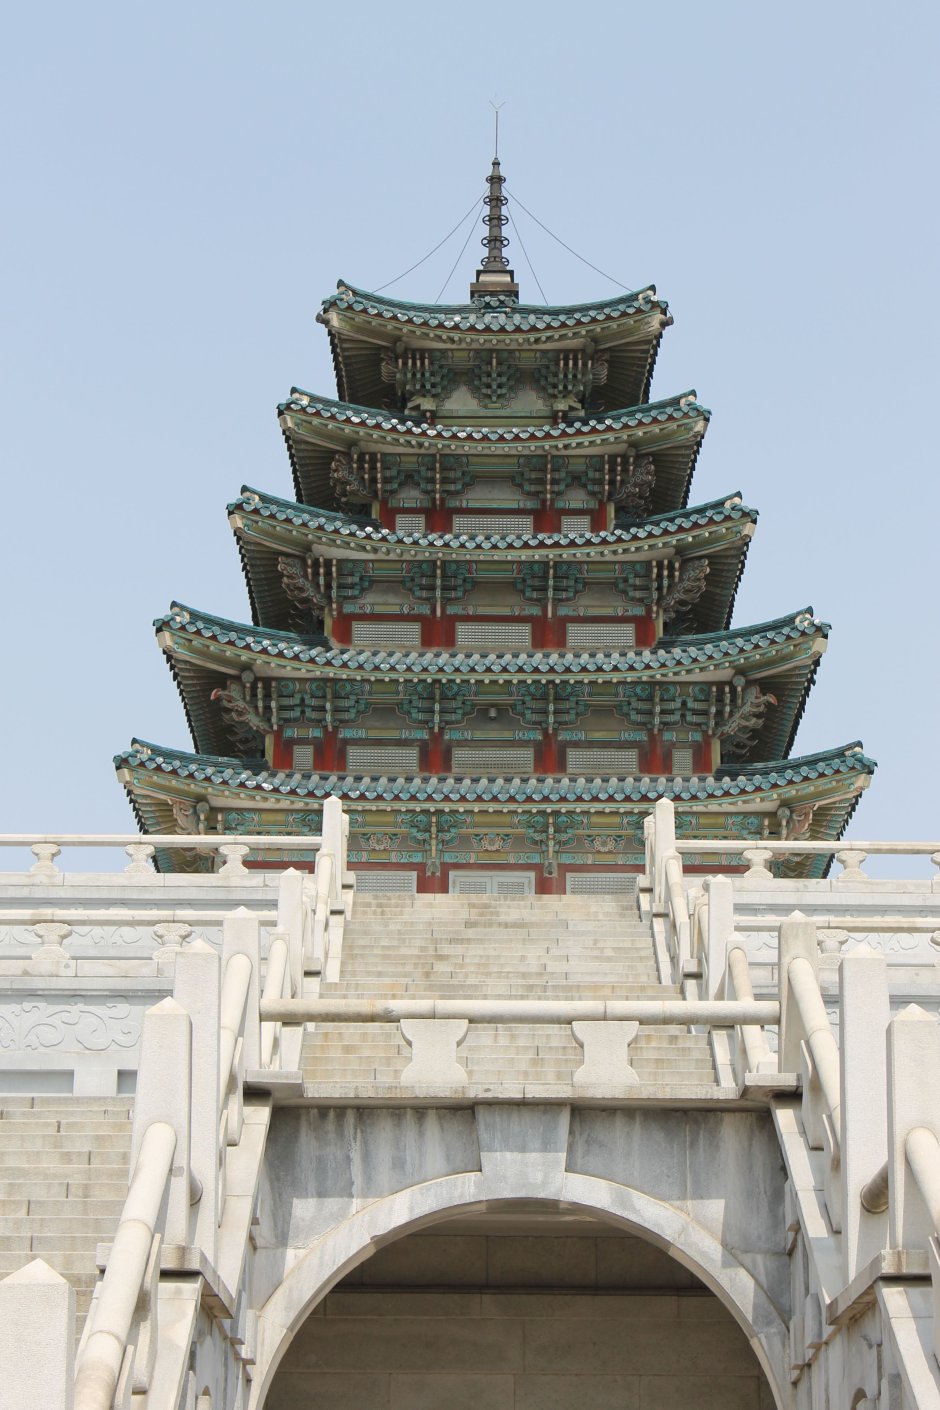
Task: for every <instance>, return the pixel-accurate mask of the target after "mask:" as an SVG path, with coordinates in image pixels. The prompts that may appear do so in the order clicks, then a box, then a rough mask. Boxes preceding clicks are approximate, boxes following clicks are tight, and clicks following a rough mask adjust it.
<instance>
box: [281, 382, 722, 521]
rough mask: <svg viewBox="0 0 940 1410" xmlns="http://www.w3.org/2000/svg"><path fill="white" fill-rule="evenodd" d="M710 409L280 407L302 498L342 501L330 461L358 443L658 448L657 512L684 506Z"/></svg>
mask: <svg viewBox="0 0 940 1410" xmlns="http://www.w3.org/2000/svg"><path fill="white" fill-rule="evenodd" d="M709 416H710V413H709V412H708V411H707V410H706V409H705V408H704V407H702V406H700V405H699V403H698V402H697V401H696V400H695V394H694V392H688V393H686V394H684V395H683V396H680V397H672V398H669V399H667V400H665V401H660V402H648V403H645V404H643V405H639V406H634V407H626V408H624V409H621V410H618V411H612V412H609V413H606V414H602V415H598V416H592V417H588V418H586V419H584V420H581V421H572V422H568V423H565V424H563V425H560V426H505V427H501V428H500V429H498V430H487V429H486V428H483V427H478V426H441V425H437V426H432V425H430V424H428V423H426V422H420V421H412V420H409V419H407V418H399V417H397V416H394V415H390V414H389V413H386V412H383V411H381V410H378V409H376V408H374V407H360V406H354V405H352V404H349V403H345V402H335V401H330V400H329V399H327V398H325V397H314V396H312V395H310V394H309V393H306V392H295V393H292V397H291V400H289V401H287V402H283V403H281V405H280V406H279V407H278V420H279V422H280V425H281V430H282V432H283V435H284V440H285V443H286V445H287V450H288V456H289V458H290V463H291V470H292V472H293V477H294V487H295V492H296V494H297V498H298V500H299V501H300V502H301V503H304V504H309V505H319V506H321V507H323V508H327V509H332V508H334V507H336V498H335V495H334V493H333V488H332V485H331V483H330V465H331V462H332V460H333V457H334V456H335V455H336V454H337V452H339V451H343V452H346V453H348V452H349V451H350V450H351V449H352V448H353V447H361V448H362V449H368V450H370V451H378V452H380V453H383V454H393V455H402V454H403V455H409V454H416V455H427V454H434V453H436V452H438V451H440V452H441V453H442V454H445V455H468V456H470V457H471V459H473V460H474V461H477V462H479V463H480V464H481V468H482V466H484V465H485V464H486V463H487V462H489V463H491V464H492V463H494V460H495V459H499V460H501V461H502V462H503V463H505V462H506V460H507V458H509V457H513V456H520V455H525V454H533V455H544V454H545V453H546V452H550V453H552V454H580V453H585V454H591V453H594V454H605V453H607V454H611V455H616V454H623V453H625V452H626V451H627V450H628V449H629V448H631V447H632V448H634V449H636V450H637V451H638V452H641V453H643V454H647V453H648V454H650V455H652V457H653V463H654V466H655V469H656V484H655V486H654V489H653V509H654V512H657V513H658V512H667V511H668V510H670V509H676V508H684V507H685V505H686V504H687V503H688V497H689V487H690V484H691V479H692V473H693V470H694V468H695V462H696V459H697V457H698V453H699V450H700V448H701V443H702V439H703V437H704V435H705V431H706V429H707V426H708V419H709Z"/></svg>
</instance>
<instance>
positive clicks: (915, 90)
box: [0, 0, 940, 838]
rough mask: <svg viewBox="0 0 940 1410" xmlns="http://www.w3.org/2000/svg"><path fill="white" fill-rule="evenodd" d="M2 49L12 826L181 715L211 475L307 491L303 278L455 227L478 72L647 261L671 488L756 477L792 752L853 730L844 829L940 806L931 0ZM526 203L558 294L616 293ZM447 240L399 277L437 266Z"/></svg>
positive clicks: (353, 9) (38, 825)
mask: <svg viewBox="0 0 940 1410" xmlns="http://www.w3.org/2000/svg"><path fill="white" fill-rule="evenodd" d="M491 17H492V18H491ZM0 48H2V58H0V66H2V83H0V105H2V132H3V143H4V147H5V152H4V161H3V188H4V194H5V196H6V202H5V207H6V209H5V214H4V218H3V221H2V226H0V245H2V254H3V259H2V265H0V267H2V270H3V294H2V319H3V325H4V330H5V336H4V338H3V367H2V376H0V399H2V419H0V441H2V464H3V467H4V471H5V483H6V511H7V531H6V535H5V540H6V541H5V545H4V547H5V552H4V554H3V560H2V561H3V568H4V574H5V580H6V581H5V585H4V598H3V600H4V602H5V604H6V614H7V619H6V624H5V626H6V631H5V643H6V651H5V654H6V665H7V671H6V681H5V686H4V689H3V693H2V710H3V717H4V737H5V739H6V742H7V749H6V759H5V769H4V785H3V803H4V807H3V820H2V829H0V830H3V831H15V832H25V831H29V830H39V831H47V830H48V831H54V830H56V829H65V830H70V831H82V832H88V831H102V830H107V831H111V830H115V831H121V830H127V831H131V830H132V829H133V819H132V814H131V812H130V810H129V807H128V805H127V803H126V802H125V799H124V795H123V791H122V790H121V789H120V787H119V786H118V784H117V782H116V780H115V777H114V774H113V770H112V764H111V756H112V755H113V754H114V753H116V752H117V751H118V750H119V749H120V748H123V747H124V746H125V745H126V744H127V743H128V742H129V741H130V739H131V738H132V736H135V735H136V736H138V737H140V738H143V739H148V740H151V741H154V742H156V743H159V744H164V745H169V746H174V747H178V748H190V747H191V742H190V739H189V735H188V732H187V729H186V724H185V719H184V716H183V711H182V707H181V704H180V702H179V700H178V698H177V696H176V692H175V689H174V687H173V684H172V681H171V678H170V674H169V671H168V669H167V667H166V665H165V664H164V662H163V660H162V657H161V655H160V652H159V651H158V649H157V646H156V643H155V641H154V636H153V630H152V627H151V621H152V619H153V618H154V617H155V616H156V615H157V614H158V613H160V612H162V611H163V610H165V608H166V607H167V606H168V604H169V603H170V601H171V600H173V599H174V598H175V599H177V600H179V601H182V602H184V603H187V604H189V605H191V606H194V607H197V608H200V609H203V610H205V611H208V612H212V613H216V614H219V615H222V616H226V617H233V618H236V619H240V620H248V619H249V609H248V603H247V594H246V591H245V586H244V582H243V579H242V576H241V572H240V568H239V563H238V554H237V551H236V547H235V543H234V539H233V538H232V535H231V532H230V530H229V528H228V525H227V522H226V516H225V506H226V504H227V503H228V502H229V501H230V500H232V499H233V498H234V497H235V496H236V495H237V493H238V491H239V489H240V487H241V485H242V484H243V483H248V484H251V485H254V486H257V487H259V488H262V489H264V490H267V491H270V492H272V493H274V494H277V495H281V496H285V497H289V496H290V494H291V488H290V485H291V480H290V470H289V465H288V461H287V455H286V451H285V449H284V446H283V443H282V441H281V437H280V433H279V430H278V427H277V423H276V420H275V407H276V403H277V402H278V401H279V400H283V399H284V398H285V397H286V395H287V393H288V391H289V389H290V387H291V385H293V384H296V385H299V386H302V387H305V388H307V389H309V390H314V391H318V392H322V393H326V394H328V395H332V394H333V393H334V390H335V389H334V383H333V376H332V367H331V364H330V360H329V356H328V350H327V342H326V335H325V332H324V330H323V329H322V328H320V327H318V325H317V324H316V323H315V322H314V315H315V313H316V311H317V308H318V306H319V302H320V300H321V299H322V298H323V297H324V296H325V295H326V294H328V293H329V292H330V291H331V290H332V289H333V287H334V286H335V283H336V280H337V278H339V277H340V276H341V277H342V278H344V279H346V280H349V281H350V282H351V283H354V284H357V285H359V286H361V287H365V288H374V287H376V286H377V285H379V284H382V283H384V282H385V281H386V280H388V279H391V278H392V277H393V276H394V275H396V274H398V273H399V272H400V271H401V270H402V269H404V268H406V267H407V266H408V265H410V264H412V263H413V262H414V261H415V260H417V259H418V258H420V256H421V255H423V254H424V253H425V252H426V251H427V250H428V249H430V247H431V246H432V245H433V244H434V243H435V242H436V241H437V240H438V239H440V237H441V236H442V235H444V234H445V233H446V231H448V230H449V229H450V228H451V226H453V225H454V224H455V222H456V221H457V220H458V218H459V216H460V215H461V213H462V212H464V211H466V210H467V209H468V208H469V206H470V204H471V202H472V201H473V199H474V197H475V196H476V195H477V194H479V193H480V192H481V191H482V183H483V178H484V176H485V173H486V171H487V168H488V164H489V159H490V155H491V142H492V137H491V126H492V111H491V108H490V106H489V104H490V100H491V99H492V98H498V99H499V100H501V101H503V102H504V103H505V107H504V108H503V110H502V129H501V142H500V155H501V158H502V161H503V168H504V171H505V173H506V175H507V178H508V186H509V188H510V190H516V191H517V192H518V195H519V198H520V199H521V200H522V201H523V202H524V203H525V205H526V206H528V208H529V209H530V210H531V211H532V212H534V213H535V214H536V215H537V216H538V217H539V219H540V220H542V221H543V222H544V223H545V224H546V225H548V226H549V227H550V228H551V229H552V230H554V231H555V232H556V233H557V234H558V235H559V236H560V237H561V238H562V239H563V240H565V241H566V242H567V243H568V244H570V245H572V246H573V247H574V248H575V249H577V250H578V251H579V252H581V253H583V254H584V255H585V256H586V257H587V259H589V260H590V261H591V262H592V263H593V264H595V265H597V266H598V267H599V268H600V269H603V270H606V271H607V272H608V273H610V274H612V275H613V276H615V277H616V278H617V279H619V280H621V281H622V282H623V283H624V284H627V285H629V286H631V287H640V286H643V285H645V284H646V283H649V282H653V283H655V284H656V285H657V288H658V290H659V292H660V294H661V295H662V296H664V297H665V298H667V299H668V300H669V303H670V306H671V309H672V311H673V314H674V316H675V326H674V327H672V328H670V329H669V330H668V331H667V333H666V336H665V339H664V342H663V347H662V351H661V353H660V357H659V361H658V364H657V369H656V375H655V380H654V386H653V396H654V398H661V397H666V396H669V395H672V394H674V393H676V392H680V391H684V390H686V389H687V388H690V387H694V388H695V389H696V390H697V391H698V394H699V398H700V400H701V401H702V402H704V404H705V405H706V406H708V407H710V408H711V410H712V413H713V417H712V423H711V427H710V429H709V432H708V435H707V437H706V440H705V446H704V449H703V452H702V455H701V457H700V460H699V464H698V469H697V471H696V476H695V480H694V482H693V490H692V502H693V503H699V502H701V501H704V500H708V499H711V498H714V497H716V496H718V495H721V494H723V493H725V492H728V491H732V490H740V491H742V493H743V495H744V499H745V501H746V502H747V503H748V504H751V505H754V506H756V507H757V508H758V509H759V510H760V513H761V518H760V522H759V525H758V530H757V535H756V537H755V540H754V542H753V544H752V548H751V553H750V556H749V562H748V567H747V570H746V574H745V578H744V582H743V584H742V588H741V591H740V592H739V595H738V602H737V608H736V611H735V619H734V620H735V625H737V626H744V625H747V624H748V623H752V622H760V621H764V620H766V619H768V618H772V617H777V616H780V615H782V614H784V613H787V612H790V611H792V610H795V609H798V608H801V607H804V606H806V605H807V604H811V605H812V606H813V608H814V609H815V611H816V614H817V615H818V616H820V617H822V618H823V619H824V620H826V621H829V622H831V623H832V626H833V630H832V636H831V639H830V648H829V652H828V653H827V655H826V657H825V658H824V659H823V662H822V666H821V669H820V672H819V675H818V678H817V683H816V686H815V689H814V690H813V692H812V695H811V697H810V702H809V706H808V709H807V713H806V716H805V719H804V721H803V724H802V727H801V729H800V733H799V736H798V739H797V744H796V748H795V751H794V752H795V753H810V752H813V751H814V750H817V749H823V748H827V747H830V746H835V745H839V744H843V743H845V742H847V741H851V740H854V739H861V740H863V742H864V745H865V750H866V752H867V753H868V754H870V755H872V756H873V757H874V758H875V759H877V760H878V762H879V769H878V771H877V773H876V775H875V779H874V782H873V784H872V787H871V789H870V791H869V793H868V794H867V795H866V797H865V798H864V799H863V801H862V804H861V806H860V808H859V811H858V813H857V815H856V818H855V821H854V822H853V824H852V829H851V830H852V833H853V834H854V836H856V837H869V838H871V837H885V838H890V837H908V838H926V837H929V836H931V835H932V836H934V837H938V836H940V817H938V812H940V808H938V804H937V800H936V795H937V791H938V766H937V765H938V753H937V748H936V714H937V708H936V700H937V685H938V667H937V649H936V645H935V641H936V636H937V626H936V623H937V613H938V609H937V562H938V557H940V546H938V543H937V527H938V525H937V520H938V492H937V472H936V466H935V461H936V456H937V449H936V444H937V442H936V435H935V426H934V422H935V419H936V415H937V386H938V370H940V369H938V359H937V352H936V348H937V341H938V329H940V307H938V304H940V298H938V292H940V280H938V273H937V264H936V253H935V252H936V249H937V245H938V235H937V211H938V198H937V169H938V163H937V137H938V131H937V96H936V94H937V81H936V66H937V55H938V52H940V8H938V6H937V5H936V4H926V3H925V4H918V3H911V4H905V3H900V4H893V5H890V6H888V5H885V4H881V5H873V4H870V3H843V2H842V0H840V3H830V4H827V3H818V4H816V5H811V4H805V3H797V4H788V5H774V6H770V5H763V4H754V3H738V0H724V3H723V2H722V0H711V3H707V4H703V3H700V2H699V3H692V2H691V0H690V2H689V3H683V2H682V0H665V3H664V2H663V0H660V3H658V4H656V5H653V6H651V5H649V4H646V3H644V4H642V5H639V4H633V3H627V4H616V5H614V4H609V3H603V2H602V0H596V2H595V3H594V4H592V5H588V6H583V7H580V8H579V7H573V6H571V5H570V4H559V3H556V0H548V2H547V3H546V2H545V0H543V3H539V4H533V3H526V0H519V3H516V4H513V3H504V4H502V5H500V6H494V7H489V6H479V5H477V6H473V7H470V6H456V5H444V6H441V5H430V4H424V3H408V0H405V3H402V4H398V5H384V4H379V3H374V0H358V3H357V0H352V3H348V4H345V5H342V6H335V7H333V6H330V7H326V6H321V5H318V4H302V3H279V2H278V0H273V3H268V4H266V5H263V6H259V5H256V4H247V3H242V0H233V3H228V4H225V5H223V4H215V3H211V4H208V3H207V4H200V3H192V0H190V3H186V4H181V3H178V0H169V3H164V4H161V5H159V6H147V7H144V6H129V5H127V4H116V3H91V4H88V5H82V6H77V5H74V4H63V3H53V4H51V5H45V6H42V7H37V6H19V7H16V8H15V9H14V8H13V7H11V6H8V7H7V10H6V13H5V18H4V23H3V30H2V45H0ZM518 223H519V231H520V233H521V235H522V238H523V239H524V241H525V244H526V248H527V250H528V254H529V256H530V257H531V259H532V263H533V265H534V267H535V270H536V272H537V274H538V277H539V280H540V281H541V283H542V285H543V287H544V289H545V293H546V296H547V298H548V299H549V300H550V301H552V302H561V303H571V302H577V301H581V300H588V299H596V298H602V297H604V296H605V295H608V294H611V293H614V292H616V286H615V285H613V284H611V283H609V282H607V281H606V280H605V279H603V278H602V277H601V276H600V275H599V274H596V273H594V272H593V271H592V270H590V269H588V268H586V267H585V266H584V265H583V264H580V263H578V261H577V260H575V259H573V258H572V257H571V256H570V255H569V254H567V253H566V252H565V251H564V250H563V249H562V248H561V247H560V246H559V245H557V244H555V243H554V242H553V241H552V240H550V239H549V238H548V236H547V235H545V234H544V233H543V232H542V231H541V230H540V229H539V227H538V226H536V225H534V224H533V223H532V222H531V221H530V220H528V219H527V218H526V217H525V216H524V215H523V214H522V213H521V212H518ZM481 233H482V231H481ZM509 233H510V235H512V234H513V232H512V231H511V230H510V232H509ZM461 238H462V236H461V237H458V238H457V240H456V241H454V240H452V241H450V242H449V243H448V244H447V245H445V247H444V248H443V249H442V250H441V251H439V252H438V254H437V255H435V256H434V258H433V259H431V260H429V261H428V262H427V263H426V264H424V265H422V266H421V268H419V269H418V270H416V271H415V272H414V274H412V275H410V276H409V277H408V278H407V279H405V280H403V281H401V282H400V283H398V284H396V285H394V286H393V288H391V289H390V290H389V291H388V292H389V293H390V294H393V295H396V296H398V297H402V298H411V299H417V300H426V301H433V300H434V299H435V298H436V297H437V295H438V293H439V291H440V288H441V285H442V283H443V282H444V280H445V278H446V276H447V273H448V270H449V269H450V268H451V266H452V264H453V262H454V260H455V259H456V258H457V254H458V251H459V247H460V239H461ZM478 250H479V246H478V245H477V243H476V237H474V239H473V241H472V242H471V244H470V246H468V248H467V251H466V252H465V254H464V256H463V259H462V260H461V262H460V264H459V268H458V270H457V273H456V274H455V275H454V277H453V279H452V280H451V282H450V284H449V286H448V289H447V293H446V295H445V297H446V298H447V299H450V300H462V299H464V298H465V297H466V291H467V285H468V282H469V280H470V278H471V277H472V272H473V268H474V264H475V260H476V258H477V251H478ZM510 254H511V255H512V257H513V263H514V266H515V269H516V275H517V278H518V279H519V281H520V283H521V285H522V297H523V299H524V300H526V301H532V302H539V301H540V296H539V293H538V289H537V287H536V285H535V281H534V280H533V278H532V275H531V274H530V271H529V268H528V265H527V263H526V260H525V258H524V257H523V255H522V252H521V250H520V249H519V244H518V240H517V239H514V240H513V244H512V246H511V247H510Z"/></svg>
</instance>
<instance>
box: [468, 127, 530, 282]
mask: <svg viewBox="0 0 940 1410" xmlns="http://www.w3.org/2000/svg"><path fill="white" fill-rule="evenodd" d="M502 106H503V105H502V103H500V104H499V105H497V104H496V103H494V104H493V109H494V111H495V113H496V136H495V141H494V149H493V165H492V167H491V168H490V174H489V177H488V179H487V188H488V189H487V193H486V195H485V196H484V197H483V204H484V205H485V206H486V215H485V216H484V217H483V224H484V225H485V226H486V234H485V235H484V236H483V239H482V240H481V241H480V244H481V245H482V246H483V248H484V249H485V250H486V255H485V256H484V259H483V263H482V264H481V265H480V268H479V269H478V270H477V277H476V279H475V281H474V282H473V283H472V284H471V285H470V297H471V298H476V297H477V296H478V295H480V294H502V295H503V296H504V297H505V298H506V299H508V300H511V301H512V302H515V301H516V300H518V298H519V285H518V284H517V283H516V280H515V275H514V273H513V271H512V270H511V269H510V268H509V260H508V259H507V258H506V256H505V255H504V254H503V250H504V249H505V248H506V246H507V245H508V244H509V240H508V237H507V236H505V235H504V234H503V226H505V225H508V224H509V217H508V215H505V214H504V213H503V208H504V206H506V204H507V198H506V197H505V196H504V195H503V186H504V184H505V181H506V178H505V176H503V174H502V172H501V171H500V169H499V156H498V155H497V153H498V152H499V109H500V108H501V107H502Z"/></svg>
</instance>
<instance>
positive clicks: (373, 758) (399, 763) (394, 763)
mask: <svg viewBox="0 0 940 1410" xmlns="http://www.w3.org/2000/svg"><path fill="white" fill-rule="evenodd" d="M346 767H347V768H348V769H356V770H359V769H363V770H366V771H369V772H375V773H383V774H387V773H391V772H393V771H395V772H397V771H398V770H399V769H400V770H401V771H402V772H403V773H417V770H418V746H417V745H416V744H350V745H348V746H347V748H346Z"/></svg>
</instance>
